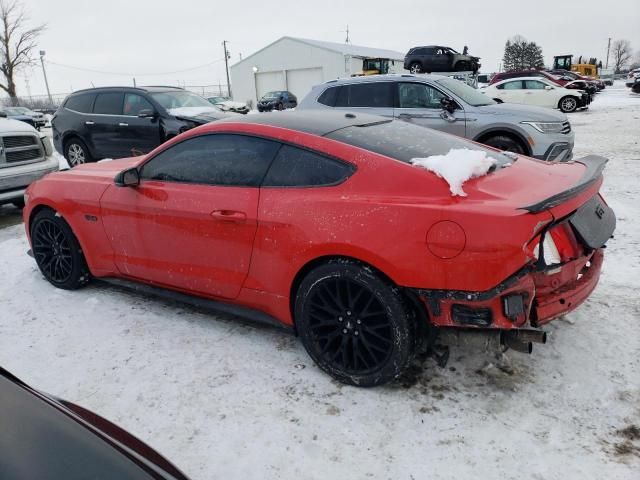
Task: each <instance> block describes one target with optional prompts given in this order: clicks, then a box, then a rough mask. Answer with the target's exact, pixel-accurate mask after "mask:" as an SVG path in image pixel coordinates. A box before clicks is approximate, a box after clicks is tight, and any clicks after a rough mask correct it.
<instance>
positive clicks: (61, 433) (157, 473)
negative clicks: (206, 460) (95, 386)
mask: <svg viewBox="0 0 640 480" xmlns="http://www.w3.org/2000/svg"><path fill="white" fill-rule="evenodd" d="M0 392H2V394H1V395H0V410H1V411H2V428H0V478H2V479H3V480H5V479H6V480H10V479H11V480H20V479H25V480H26V479H36V478H38V479H47V480H80V479H83V480H84V479H94V480H107V479H120V480H125V479H126V480H188V479H187V477H186V476H185V475H184V474H183V473H182V472H181V471H180V470H178V468H176V467H175V466H174V465H173V464H171V463H170V462H169V461H168V460H167V459H166V458H164V457H163V456H162V455H160V454H159V453H158V452H156V451H155V450H153V449H152V448H151V447H149V446H148V445H146V444H145V443H144V442H142V441H141V440H139V439H137V438H135V437H134V436H133V435H131V434H130V433H128V432H126V431H125V430H123V429H122V428H120V427H118V426H117V425H115V424H113V423H111V422H110V421H109V420H106V419H104V418H102V417H101V416H99V415H97V414H95V413H94V412H91V411H89V410H87V409H85V408H83V407H81V406H79V405H76V404H73V403H71V402H68V401H66V400H62V399H60V398H57V397H54V396H51V395H48V394H46V393H44V392H42V391H40V390H36V389H34V388H31V387H30V386H28V385H27V384H26V383H24V382H22V381H21V380H19V379H18V378H16V377H15V376H13V375H12V374H11V373H9V372H8V371H6V370H4V369H3V368H0Z"/></svg>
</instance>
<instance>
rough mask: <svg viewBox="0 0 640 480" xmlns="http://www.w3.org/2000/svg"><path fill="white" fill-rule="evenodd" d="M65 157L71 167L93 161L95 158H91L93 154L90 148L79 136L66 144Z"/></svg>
mask: <svg viewBox="0 0 640 480" xmlns="http://www.w3.org/2000/svg"><path fill="white" fill-rule="evenodd" d="M64 158H66V159H67V162H68V163H69V166H70V167H71V168H73V167H77V166H78V165H82V164H83V163H87V162H92V161H93V158H91V154H90V153H89V149H88V148H87V146H86V145H85V144H84V142H83V141H82V140H80V139H79V138H77V137H73V138H71V139H70V140H68V141H67V143H66V144H65V146H64Z"/></svg>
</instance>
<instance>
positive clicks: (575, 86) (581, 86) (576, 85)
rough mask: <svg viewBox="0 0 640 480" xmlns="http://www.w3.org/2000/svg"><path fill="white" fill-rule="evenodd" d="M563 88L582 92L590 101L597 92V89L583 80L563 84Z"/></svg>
mask: <svg viewBox="0 0 640 480" xmlns="http://www.w3.org/2000/svg"><path fill="white" fill-rule="evenodd" d="M564 88H568V89H570V90H583V91H585V92H587V93H588V94H589V97H590V98H591V101H593V99H594V98H595V95H596V93H597V92H598V89H597V87H596V86H595V85H594V84H593V83H592V82H587V81H585V80H573V81H572V82H569V83H565V84H564Z"/></svg>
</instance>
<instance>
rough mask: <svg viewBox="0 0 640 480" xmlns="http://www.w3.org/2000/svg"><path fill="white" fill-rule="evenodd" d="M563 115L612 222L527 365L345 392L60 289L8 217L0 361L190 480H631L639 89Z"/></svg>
mask: <svg viewBox="0 0 640 480" xmlns="http://www.w3.org/2000/svg"><path fill="white" fill-rule="evenodd" d="M570 119H571V121H572V124H573V127H574V129H575V131H576V151H575V153H576V156H578V157H579V156H582V155H585V154H588V153H595V154H599V155H604V156H607V157H609V158H610V159H611V161H610V163H609V165H608V166H607V169H606V171H605V176H606V181H605V185H604V192H605V195H606V199H607V200H608V202H609V203H610V205H611V206H612V207H613V208H614V210H615V211H616V214H617V217H618V228H617V231H616V235H615V239H613V240H612V241H611V242H610V243H609V248H608V250H607V257H606V260H605V264H604V271H603V276H602V279H601V283H600V285H599V286H598V288H597V289H596V291H595V293H594V294H593V296H592V297H591V298H590V300H589V301H588V302H587V303H586V304H585V305H583V306H582V307H581V308H580V309H578V310H577V311H576V312H574V313H572V314H571V315H569V316H567V317H566V318H565V319H563V320H558V321H556V322H554V323H553V324H552V325H550V326H549V328H548V331H549V332H550V341H549V343H548V344H547V345H543V346H539V347H538V348H535V349H534V352H533V354H532V355H531V356H526V355H522V354H518V353H508V355H507V356H506V357H505V358H503V359H495V358H492V357H490V356H487V355H486V354H482V353H473V352H468V351H461V350H454V351H453V352H452V355H451V359H450V361H449V365H448V366H447V368H446V369H441V368H439V367H437V366H435V364H434V362H433V361H432V360H426V361H424V362H417V363H416V364H415V365H414V367H413V368H412V370H411V372H409V374H408V375H407V376H406V377H405V378H404V379H402V381H399V382H397V383H396V384H394V385H391V386H387V387H382V388H375V389H369V390H363V389H357V388H352V387H347V386H343V385H340V384H338V383H336V382H334V381H332V380H331V379H330V378H329V377H328V376H326V375H324V374H323V373H321V372H320V371H319V370H318V369H317V368H316V367H315V366H314V365H313V363H312V362H311V361H310V359H309V358H308V357H307V355H306V353H305V352H304V350H303V348H302V346H301V344H300V343H299V342H298V341H297V339H296V338H294V337H292V336H289V335H288V334H286V333H282V332H280V331H277V330H273V329H270V328H266V327H262V326H257V325H253V324H250V323H246V322H244V321H241V320H238V319H235V318H231V317H228V316H218V317H214V316H211V315H209V314H205V313H202V312H198V311H195V310H193V309H190V308H186V307H184V306H180V305H175V304H171V303H167V302H165V301H161V300H157V299H152V298H145V297H143V296H139V295H135V294H132V293H129V292H126V291H122V290H118V289H116V288H114V287H109V286H105V285H101V284H97V283H94V284H92V285H90V286H89V287H87V288H85V289H84V290H80V291H77V292H66V291H62V290H57V289H55V288H53V287H52V286H50V285H49V284H48V283H47V282H46V281H45V280H44V279H43V278H42V276H41V275H40V274H39V272H38V270H37V268H36V266H35V263H34V262H33V260H32V259H31V258H29V257H28V256H27V255H26V254H25V251H26V250H27V244H26V241H25V236H24V233H23V227H22V226H21V225H16V226H10V227H7V228H4V229H1V230H0V273H1V275H2V277H1V278H3V279H4V281H3V282H2V283H1V284H0V365H2V366H3V367H5V368H7V369H8V370H10V371H12V372H13V373H15V374H16V375H17V376H18V377H21V378H22V379H24V380H25V381H27V382H28V383H30V384H31V385H33V386H34V387H36V388H39V389H42V390H45V391H48V392H50V393H53V394H55V395H58V396H61V397H64V398H67V399H69V400H71V401H74V402H77V403H79V404H81V405H84V406H86V407H88V408H90V409H92V410H94V411H96V412H98V413H100V414H102V415H104V416H106V417H107V418H109V419H111V420H114V421H115V422H116V423H118V424H120V425H121V426H123V427H124V428H126V429H127V430H129V431H131V432H132V433H134V434H135V435H137V436H139V437H140V438H142V439H143V440H145V441H147V442H148V443H150V444H151V445H152V446H154V447H156V448H157V449H158V450H159V451H160V452H162V453H163V454H165V455H166V456H167V457H168V458H170V459H171V460H172V461H173V462H175V463H176V464H177V465H178V466H179V467H180V468H182V469H183V470H184V471H185V472H186V473H187V474H188V475H189V476H191V477H192V478H193V479H214V478H242V479H261V480H262V479H271V478H304V479H315V478H322V479H325V478H349V479H369V478H375V479H378V478H384V479H387V478H388V479H394V480H396V479H424V478H429V479H457V480H459V479H466V478H472V477H473V478H481V479H496V478H500V479H511V478H513V479H522V478H532V479H540V480H542V479H544V480H551V479H563V480H568V479H581V480H582V479H605V478H606V479H632V478H633V479H637V478H638V471H640V439H638V438H637V437H638V430H637V427H640V296H639V294H638V292H639V291H640V251H639V248H640V246H639V243H640V222H639V221H638V218H640V182H639V181H638V178H639V177H640V143H639V142H640V96H632V95H630V94H629V90H628V89H625V88H624V86H623V85H622V86H621V85H620V84H617V85H616V86H615V87H614V88H607V89H606V90H605V92H604V93H601V94H599V95H598V96H597V98H596V100H595V102H594V103H593V104H592V106H591V108H590V109H589V111H587V112H577V113H575V114H572V115H571V116H570ZM532 187H533V188H535V186H532ZM0 423H1V420H0ZM633 426H635V427H636V429H635V430H634V428H632V427H633Z"/></svg>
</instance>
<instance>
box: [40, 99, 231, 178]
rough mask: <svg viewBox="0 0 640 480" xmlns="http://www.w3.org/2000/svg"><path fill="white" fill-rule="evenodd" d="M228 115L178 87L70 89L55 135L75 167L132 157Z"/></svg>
mask: <svg viewBox="0 0 640 480" xmlns="http://www.w3.org/2000/svg"><path fill="white" fill-rule="evenodd" d="M227 116H229V115H228V114H226V113H224V112H222V111H221V110H220V109H219V108H217V107H216V106H214V105H211V103H209V102H208V101H207V100H206V99H204V98H202V97H200V96H199V95H196V94H195V93H192V92H189V91H187V90H183V89H181V88H175V87H138V88H134V87H103V88H92V89H87V90H79V91H77V92H74V93H72V94H71V95H69V96H68V97H67V98H66V99H65V101H64V102H63V103H62V105H61V106H60V108H59V109H58V111H57V112H56V113H55V115H54V117H53V119H52V120H51V126H52V130H53V141H54V144H55V147H56V150H58V152H60V153H62V154H63V155H64V157H65V158H66V159H67V161H68V162H69V165H70V166H71V167H73V166H75V165H78V164H80V163H85V162H91V161H95V160H99V159H101V158H121V157H131V156H135V155H141V154H144V153H148V152H150V151H151V150H153V149H154V148H155V147H157V146H158V145H160V144H161V143H163V142H164V141H165V140H168V139H169V138H171V137H174V136H176V135H178V134H180V133H182V132H184V131H186V130H189V129H190V128H193V127H196V126H198V125H202V124H205V123H209V122H212V121H214V120H219V119H221V118H225V117H227Z"/></svg>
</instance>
